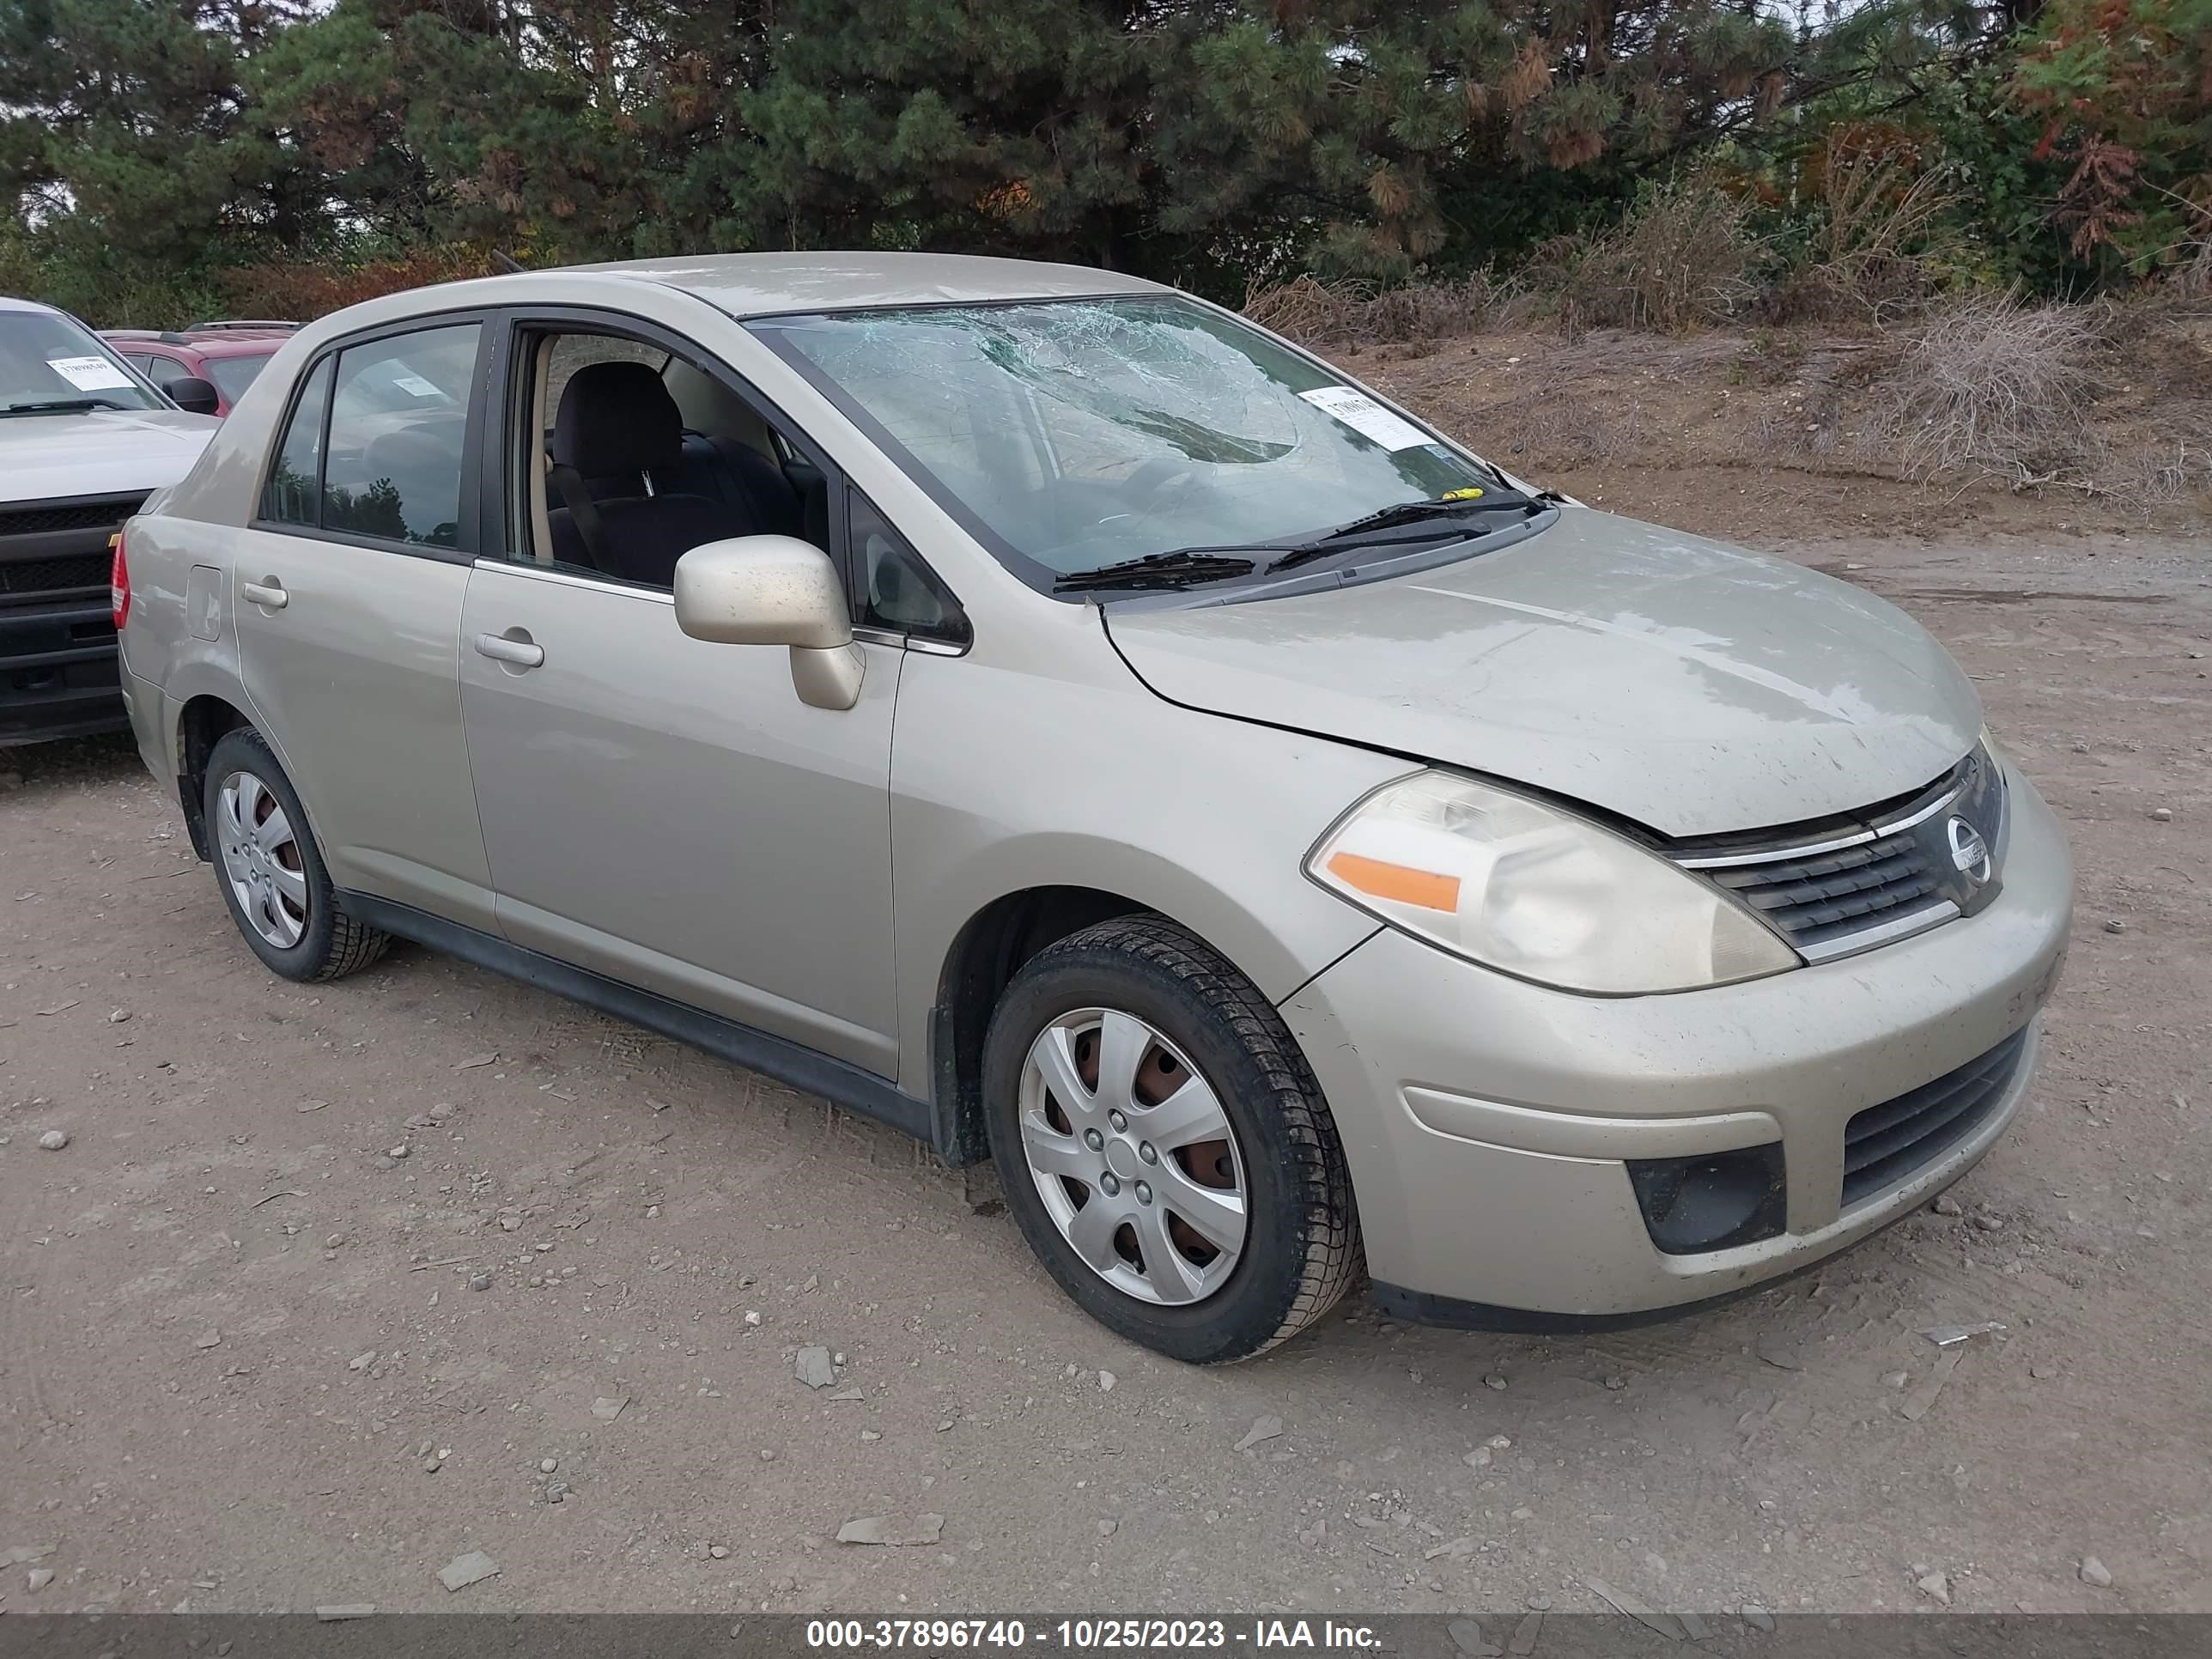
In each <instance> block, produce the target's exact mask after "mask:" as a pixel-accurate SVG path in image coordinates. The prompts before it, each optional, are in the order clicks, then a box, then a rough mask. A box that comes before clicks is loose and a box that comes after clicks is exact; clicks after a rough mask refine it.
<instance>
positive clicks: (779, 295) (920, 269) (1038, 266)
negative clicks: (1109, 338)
mask: <svg viewBox="0 0 2212 1659" xmlns="http://www.w3.org/2000/svg"><path fill="white" fill-rule="evenodd" d="M567 269H568V270H574V271H578V272H582V271H591V272H594V273H599V274H604V275H607V276H631V277H636V278H640V279H641V280H644V281H648V282H655V283H663V284H665V285H666V286H667V287H670V288H676V289H683V290H684V292H685V293H687V294H691V295H696V296H697V297H698V298H700V299H702V300H704V301H707V302H708V304H709V305H712V306H714V307H717V308H718V309H720V310H722V311H726V312H728V313H730V314H731V315H732V316H735V317H766V316H773V315H775V314H776V313H781V312H809V311H854V310H863V309H867V308H871V307H878V306H918V305H963V304H964V305H976V304H990V303H994V302H1003V301H1010V300H1052V299H1070V298H1075V297H1079V296H1082V295H1107V294H1165V293H1170V292H1172V291H1173V290H1171V289H1165V288H1163V287H1162V286H1161V285H1160V284H1158V283H1149V282H1146V281H1145V280H1144V279H1143V278H1142V277H1137V276H1122V275H1121V273H1120V272H1118V271H1111V270H1093V269H1091V267H1090V266H1088V265H1056V264H1045V263H1043V262H1042V261H1040V260H1033V259H997V258H983V257H981V256H978V255H974V254H964V253H859V252H834V251H833V252H814V253H709V254H698V255H692V256H685V257H679V258H671V259H625V260H620V261H617V262H615V263H612V264H598V265H571V266H568V267H567Z"/></svg>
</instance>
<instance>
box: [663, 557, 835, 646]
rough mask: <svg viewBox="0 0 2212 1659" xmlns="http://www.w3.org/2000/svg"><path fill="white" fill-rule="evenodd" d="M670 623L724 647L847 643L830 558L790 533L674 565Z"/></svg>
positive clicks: (701, 638)
mask: <svg viewBox="0 0 2212 1659" xmlns="http://www.w3.org/2000/svg"><path fill="white" fill-rule="evenodd" d="M676 625H677V626H678V628H680V629H683V630H684V632H685V633H686V634H689V635H690V636H691V637H692V638H693V639H695V640H712V641H717V642H718V643H720V644H723V645H792V646H797V647H800V648H801V649H803V650H811V651H834V650H836V649H837V648H838V647H841V646H846V645H850V644H851V643H852V642H853V623H852V616H851V613H850V612H849V611H848V609H847V608H846V604H845V590H844V585H843V584H842V582H840V581H839V580H837V569H836V566H835V565H833V564H831V563H830V562H829V555H828V554H826V553H824V552H823V550H821V549H820V548H818V547H816V546H814V545H813V544H811V543H809V542H802V541H800V540H799V538H797V537H795V536H738V537H735V538H732V539H730V540H728V541H720V542H708V544H706V545H705V546H703V547H695V548H693V549H692V550H690V552H689V553H686V554H685V555H684V556H683V557H682V558H680V559H678V561H677V562H676Z"/></svg>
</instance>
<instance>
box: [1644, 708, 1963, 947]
mask: <svg viewBox="0 0 2212 1659" xmlns="http://www.w3.org/2000/svg"><path fill="white" fill-rule="evenodd" d="M1968 827H1971V830H1972V834H1973V835H1974V836H1979V838H1980V840H1981V842H1982V843H1983V845H1984V848H1985V849H1986V857H1985V858H1984V860H1980V861H1978V862H1977V861H1975V860H1973V859H1972V842H1971V841H1968V842H1966V853H1965V854H1964V855H1963V856H1959V855H1956V854H1957V853H1958V848H1959V845H1960V843H1959V842H1954V839H1953V836H1954V830H1955V831H1956V833H1958V834H1959V835H1960V836H1965V835H1966V831H1967V829H1968ZM2004 830H2005V811H2004V773H2003V770H2002V768H2000V767H1999V766H1998V765H1997V764H1996V762H1995V761H1994V760H1993V759H1991V758H1990V754H1989V751H1988V750H1985V749H1983V748H1980V747H1976V749H1975V750H1974V751H1973V752H1972V754H1970V755H1968V756H1967V757H1966V759H1964V760H1963V761H1960V763H1959V764H1958V765H1956V766H1955V767H1954V768H1952V769H1951V770H1950V771H1948V772H1947V773H1946V774H1944V775H1943V776H1942V777H1940V778H1938V779H1937V780H1936V781H1935V782H1933V783H1931V784H1929V785H1928V786H1927V787H1925V788H1923V789H1919V790H1917V791H1915V792H1914V793H1911V794H1910V795H1907V796H1904V797H1901V798H1899V799H1896V800H1892V801H1885V802H1883V803H1882V804H1881V805H1878V806H1871V807H1869V808H1867V809H1866V810H1865V811H1863V812H1857V813H1851V814H1847V815H1845V816H1844V817H1836V818H1827V819H1823V820H1820V822H1818V823H1800V824H1795V825H1792V826H1790V828H1788V829H1776V830H1766V831H1758V830H1754V831H1750V832H1747V833H1744V834H1740V835H1732V836H1718V837H1716V838H1714V839H1712V840H1710V841H1705V842H1699V843H1698V844H1695V845H1689V844H1680V843H1678V844H1677V845H1675V846H1673V847H1670V848H1668V854H1669V856H1671V857H1672V858H1673V859H1674V861H1675V862H1676V863H1678V864H1680V865H1681V866H1683V867H1684V868H1685V869H1688V870H1693V871H1695V872H1698V873H1699V875H1701V876H1703V877H1705V879H1707V880H1708V881H1711V882H1712V883H1714V884H1717V885H1718V886H1720V887H1722V888H1723V889H1725V890H1727V891H1728V892H1729V894H1731V895H1732V896H1734V897H1735V899H1736V900H1738V901H1739V902H1741V903H1742V904H1744V905H1745V906H1747V908H1750V909H1751V910H1752V911H1753V914H1755V915H1758V916H1759V918H1760V920H1762V921H1765V923H1766V924H1767V925H1768V926H1769V927H1772V928H1773V929H1774V931H1775V932H1776V933H1779V934H1781V935H1782V937H1783V938H1784V939H1787V940H1788V941H1789V942H1790V945H1791V946H1792V947H1793V948H1794V949H1795V950H1796V951H1797V953H1798V955H1800V956H1802V957H1804V958H1805V960H1807V961H1808V962H1825V961H1827V960H1829V959H1831V958H1832V957H1840V956H1848V955H1849V954H1850V953H1851V952H1852V951H1863V950H1865V949H1867V948H1869V946H1872V945H1880V944H1882V943H1884V942H1886V941H1887V940H1889V939H1899V938H1902V937H1904V936H1905V934H1907V933H1918V932H1919V931H1921V930H1922V929H1923V928H1925V927H1934V926H1935V925H1936V923H1937V922H1941V921H1949V920H1950V919H1951V918H1952V917H1954V916H1960V915H1972V914H1974V912H1976V911H1977V910H1979V909H1980V908H1982V907H1983V906H1984V905H1986V904H1988V903H1989V902H1990V901H1991V900H1992V899H1994V898H1995V897H1996V895H1997V890H1998V881H1997V865H1998V863H1999V861H2000V860H2001V858H2002V850H2003V842H2004Z"/></svg>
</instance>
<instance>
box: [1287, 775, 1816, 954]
mask: <svg viewBox="0 0 2212 1659" xmlns="http://www.w3.org/2000/svg"><path fill="white" fill-rule="evenodd" d="M1306 873H1307V874H1308V875H1310V876H1311V877H1312V878H1314V879H1315V880H1316V881H1318V882H1320V883H1321V884H1322V885H1323V886H1324V887H1328V888H1330V889H1332V890H1334V891H1336V892H1338V893H1340V894H1342V895H1343V896H1345V897H1346V898H1347V899H1349V900H1351V901H1352V902H1353V903H1354V904H1357V905H1358V906H1359V907H1360V908H1363V909H1365V910H1368V911H1370V912H1372V913H1373V914H1374V915H1377V916H1380V917H1381V918H1382V919H1383V921H1387V922H1389V923H1390V924H1391V925H1392V926H1393V927H1402V928H1404V929H1405V930H1406V931H1407V933H1414V934H1418V935H1419V937H1421V938H1422V939H1427V940H1428V941H1429V942H1430V943H1431V944H1433V945H1442V946H1443V948H1444V949H1445V950H1447V951H1454V952H1455V953H1456V954H1458V955H1460V956H1463V957H1468V958H1469V959H1470V960H1473V961H1475V962H1480V963H1484V964H1486V966H1488V967H1492V968H1496V969H1501V970H1503V971H1504V972H1505V973H1509V974H1517V975H1520V976H1521V977H1522V978H1523V979H1532V980H1534V981H1537V982H1538V983H1540V984H1543V985H1555V986H1558V987H1561V988H1562V989H1565V990H1570V991H1589V992H1596V993H1599V994H1611V995H1616V996H1619V995H1630V994H1636V993H1639V992H1652V991H1682V990H1688V989H1690V988H1691V987H1695V986H1700V985H1722V984H1725V983H1727V982H1728V981H1731V980H1739V979H1753V978H1756V977H1758V976H1759V975H1761V974H1773V973H1779V972H1780V971H1781V970H1782V969H1785V968H1795V967H1796V966H1797V964H1798V957H1797V953H1796V951H1792V950H1791V949H1790V947H1789V946H1788V945H1784V943H1783V942H1782V940H1781V939H1779V938H1778V937H1777V936H1776V935H1775V934H1774V933H1771V932H1770V931H1769V930H1768V929H1767V928H1766V927H1765V926H1764V925H1763V924H1761V923H1760V922H1758V921H1753V919H1752V917H1751V915H1749V913H1748V912H1747V911H1745V910H1743V909H1741V908H1739V907H1738V906H1737V905H1736V904H1735V902H1734V901H1733V900H1731V899H1729V898H1728V897H1727V896H1725V895H1723V893H1722V892H1721V891H1720V890H1718V889H1717V888H1715V887H1711V886H1708V885H1707V884H1705V883H1704V882H1702V881H1700V880H1699V879H1698V878H1696V877H1694V876H1692V875H1689V874H1686V872H1683V871H1680V870H1678V869H1676V868H1675V867H1674V866H1673V865H1671V864H1669V863H1668V862H1667V860H1664V859H1662V858H1661V857H1659V856H1658V855H1657V854H1655V853H1651V852H1648V851H1646V850H1645V849H1644V848H1641V847H1639V846H1638V845H1637V844H1636V843H1635V842H1632V841H1629V840H1627V839H1626V837H1624V836H1617V835H1614V834H1613V832H1612V831H1610V830H1607V829H1600V828H1599V827H1598V826H1597V825H1595V824H1594V823H1587V822H1585V821H1584V820H1583V819H1581V818H1577V817H1572V816H1571V815H1570V814H1568V813H1565V812H1562V811H1559V810H1558V809H1557V808H1555V807H1551V806H1547V805H1543V804H1542V803H1541V802H1539V801H1535V800H1532V799H1528V797H1527V796H1524V795H1515V794H1509V793H1506V792H1505V791H1504V790H1502V789H1493V788H1492V787H1489V786H1488V785H1486V784H1480V783H1476V782H1474V781H1473V780H1471V779H1468V778H1461V777H1455V776H1453V775H1450V774H1449V773H1444V772H1420V773H1416V774H1415V775H1413V776H1412V777H1409V778H1401V779H1399V780H1398V781H1396V782H1395V783H1389V784H1385V785H1384V786H1383V787H1382V788H1380V789H1378V790H1376V792H1375V793H1373V794H1371V795H1370V796H1368V798H1367V799H1365V800H1364V801H1362V802H1360V804H1359V805H1358V806H1356V807H1354V808H1353V809H1352V811H1351V812H1350V813H1348V814H1347V815H1346V817H1344V818H1343V819H1342V820H1341V821H1340V823H1338V824H1337V826H1336V827H1335V828H1334V829H1332V830H1330V831H1329V833H1328V835H1327V836H1324V837H1323V838H1322V842H1321V844H1320V845H1319V846H1317V847H1316V848H1314V850H1313V851H1312V852H1311V853H1310V854H1308V855H1307V857H1306Z"/></svg>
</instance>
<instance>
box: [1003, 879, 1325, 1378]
mask: <svg viewBox="0 0 2212 1659" xmlns="http://www.w3.org/2000/svg"><path fill="white" fill-rule="evenodd" d="M983 1081H984V1091H985V1097H986V1102H987V1114H988V1115H987V1130H988V1133H989V1136H990V1142H991V1152H992V1157H993V1159H994V1162H995V1163H996V1164H997V1166H998V1169H999V1173H1000V1182H1001V1184H1002V1185H1003V1186H1004V1187H1005V1188H1006V1204H1007V1207H1008V1208H1009V1209H1010V1210H1011V1211H1012V1212H1013V1215H1014V1218H1015V1220H1016V1221H1017V1222H1018V1224H1019V1225H1020V1227H1021V1230H1022V1231H1023V1234H1024V1236H1025V1237H1027V1238H1028V1240H1029V1242H1030V1246H1031V1248H1032V1249H1035V1250H1036V1253H1037V1255H1038V1256H1039V1257H1040V1258H1041V1259H1042V1261H1043V1262H1044V1264H1045V1266H1046V1267H1047V1268H1048V1269H1049V1270H1050V1272H1051V1273H1052V1274H1053V1277H1054V1278H1055V1279H1058V1280H1059V1281H1060V1285H1061V1287H1062V1288H1063V1289H1064V1290H1066V1291H1067V1293H1068V1294H1069V1295H1070V1296H1071V1297H1073V1298H1074V1299H1075V1301H1076V1302H1077V1303H1079V1304H1080V1305H1081V1306H1082V1307H1083V1308H1084V1309H1085V1310H1086V1311H1088V1312H1089V1313H1090V1314H1091V1316H1093V1317H1095V1318H1097V1320H1098V1321H1099V1322H1101V1323H1103V1324H1104V1325H1106V1326H1108V1327H1109V1328H1112V1329H1114V1330H1115V1331H1118V1332H1120V1333H1121V1334H1122V1335H1124V1336H1127V1337H1129V1338H1131V1339H1132V1340H1135V1341H1138V1342H1141V1343H1143V1344H1145V1345H1146V1346H1148V1347H1152V1348H1154V1349H1157V1350H1158V1351H1159V1352H1162V1353H1164V1354H1168V1355H1170V1356H1171V1357H1173V1358H1177V1359H1183V1360H1188V1361H1192V1362H1194V1363H1198V1364H1207V1363H1212V1362H1216V1361H1221V1360H1230V1359H1242V1358H1248V1357H1249V1356H1251V1355H1253V1354H1256V1353H1260V1352H1264V1351H1265V1350H1266V1349H1267V1348H1270V1347H1273V1346H1274V1345H1275V1344H1277V1343H1279V1342H1280V1341H1283V1340H1285V1338H1287V1337H1290V1336H1291V1335H1292V1334H1295V1333H1297V1331H1299V1330H1301V1329H1303V1328H1304V1327H1305V1326H1307V1325H1309V1324H1310V1323H1312V1322H1313V1321H1315V1320H1316V1319H1318V1318H1319V1317H1320V1316H1322V1314H1323V1313H1325V1312H1327V1311H1328V1309H1329V1308H1330V1307H1331V1306H1332V1305H1333V1304H1334V1303H1335V1302H1336V1301H1337V1299H1338V1298H1339V1297H1341V1296H1342V1295H1343V1293H1344V1291H1345V1290H1346V1287H1347V1286H1349V1285H1351V1284H1352V1281H1353V1280H1354V1279H1357V1278H1358V1274H1359V1272H1360V1265H1361V1264H1360V1252H1359V1231H1358V1220H1357V1218H1356V1216H1355V1214H1354V1212H1353V1207H1352V1188H1351V1182H1350V1179H1349V1177H1348V1176H1346V1172H1345V1164H1344V1152H1343V1148H1342V1146H1341V1145H1340V1141H1339V1139H1338V1135H1337V1131H1336V1125H1335V1122H1334V1120H1333V1119H1332V1118H1331V1117H1330V1116H1329V1113H1328V1106H1327V1104H1326V1103H1325V1102H1324V1101H1323V1100H1322V1096H1321V1091H1320V1088H1319V1086H1318V1085H1316V1083H1315V1081H1314V1078H1313V1074H1312V1073H1311V1072H1310V1070H1309V1069H1308V1067H1307V1066H1306V1063H1305V1060H1304V1056H1303V1055H1302V1054H1299V1052H1298V1050H1297V1044H1296V1043H1295V1042H1294V1041H1293V1040H1292V1039H1291V1035H1290V1033H1289V1031H1288V1030H1285V1027H1284V1025H1283V1023H1282V1021H1281V1019H1280V1018H1279V1016H1278V1015H1277V1014H1276V1012H1275V1011H1274V1009H1273V1007H1272V1006H1270V1005H1269V1004H1268V1002H1267V999H1266V998H1265V997H1264V996H1262V995H1261V994H1260V992H1259V990H1258V989H1257V988H1256V987H1255V986H1253V985H1252V983H1251V982H1250V981H1249V980H1247V979H1245V978H1244V977H1243V975H1241V974H1239V973H1238V972H1237V969H1235V968H1234V967H1232V966H1231V965H1230V963H1228V962H1227V961H1226V960H1225V959H1224V958H1223V957H1221V956H1220V955H1219V954H1218V952H1216V951H1213V950H1212V949H1211V948H1210V947H1209V946H1207V945H1206V944H1205V943H1204V942H1203V941H1201V940H1200V939H1197V938H1196V937H1194V935H1193V934H1191V933H1188V932H1187V931H1186V930H1184V929H1183V928H1182V927H1177V926H1176V925H1175V924H1174V923H1172V922H1169V921H1164V920H1163V919H1161V918H1158V917H1148V916H1133V917H1125V918H1121V919H1119V920H1116V921H1108V922H1103V923H1101V924H1099V925H1098V926H1097V927H1091V928H1088V929H1085V931H1084V932H1082V933H1077V934H1074V935H1073V936H1072V937H1070V938H1068V939H1062V940H1060V942H1059V943H1057V944H1055V945H1049V946H1048V947H1047V948H1046V949H1045V950H1044V951H1041V952H1040V953H1039V954H1038V955H1036V957H1032V958H1031V959H1030V961H1029V962H1028V963H1024V965H1023V967H1022V968H1021V969H1020V970H1019V971H1018V973H1017V974H1016V975H1015V976H1014V978H1013V981H1012V983H1011V984H1010V985H1008V986H1007V987H1006V993H1005V994H1004V995H1003V996H1002V997H1001V998H1000V1003H999V1006H998V1009H997V1011H996V1012H995V1013H994V1016H993V1018H992V1022H991V1030H990V1035H989V1037H988V1040H987V1048H986V1051H985V1055H984V1070H983Z"/></svg>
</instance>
